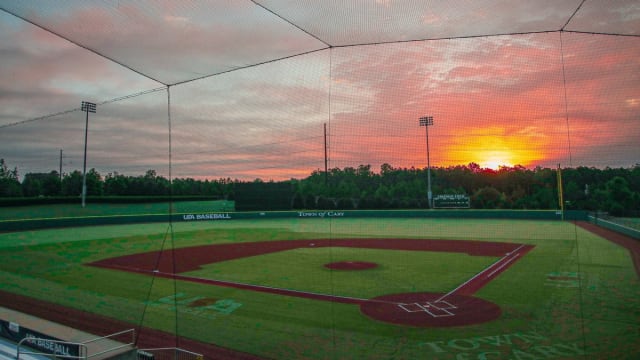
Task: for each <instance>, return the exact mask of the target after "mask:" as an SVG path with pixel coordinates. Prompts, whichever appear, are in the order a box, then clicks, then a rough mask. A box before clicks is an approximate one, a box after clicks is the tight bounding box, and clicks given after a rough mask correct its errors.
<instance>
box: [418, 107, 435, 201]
mask: <svg viewBox="0 0 640 360" xmlns="http://www.w3.org/2000/svg"><path fill="white" fill-rule="evenodd" d="M432 125H433V116H424V117H421V118H420V126H424V129H425V134H426V136H427V200H428V201H429V209H431V207H432V199H433V194H432V193H431V162H430V160H429V126H432Z"/></svg>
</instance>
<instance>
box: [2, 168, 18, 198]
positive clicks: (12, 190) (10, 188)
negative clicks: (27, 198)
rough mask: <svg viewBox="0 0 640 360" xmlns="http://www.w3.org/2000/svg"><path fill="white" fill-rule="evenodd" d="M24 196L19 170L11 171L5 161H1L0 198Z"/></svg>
mask: <svg viewBox="0 0 640 360" xmlns="http://www.w3.org/2000/svg"><path fill="white" fill-rule="evenodd" d="M18 196H22V187H21V186H20V181H19V180H18V168H17V167H15V168H13V170H9V167H8V166H7V164H6V163H5V161H4V159H0V197H18Z"/></svg>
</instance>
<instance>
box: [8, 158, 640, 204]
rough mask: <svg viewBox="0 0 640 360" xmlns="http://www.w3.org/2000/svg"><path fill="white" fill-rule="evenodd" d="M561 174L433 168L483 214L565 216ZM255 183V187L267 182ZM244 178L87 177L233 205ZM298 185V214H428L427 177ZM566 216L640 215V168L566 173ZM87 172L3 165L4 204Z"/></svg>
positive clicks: (131, 189) (64, 185)
mask: <svg viewBox="0 0 640 360" xmlns="http://www.w3.org/2000/svg"><path fill="white" fill-rule="evenodd" d="M557 179H558V177H557V169H550V168H543V167H536V168H533V169H529V168H525V167H523V166H520V165H516V166H512V167H507V166H505V167H501V168H499V169H498V170H494V169H489V168H482V167H480V166H479V165H478V164H475V163H470V164H467V165H457V166H448V167H432V168H431V182H432V191H433V194H434V195H437V194H466V195H468V196H469V197H470V200H471V207H472V208H478V209H558V208H559V207H560V204H559V201H558V199H559V197H558V183H557ZM262 181H263V180H261V179H256V180H254V181H253V182H262ZM240 182H244V181H240V180H237V179H230V178H221V179H216V180H198V179H192V178H175V179H172V180H171V181H170V180H169V179H167V178H165V177H163V176H160V175H158V174H157V173H156V171H154V170H148V171H147V172H146V173H145V174H144V175H138V176H131V175H123V174H119V173H109V174H107V175H105V176H102V175H101V174H99V173H98V172H97V171H96V170H95V169H91V170H90V171H88V172H87V194H88V195H89V196H106V197H108V196H201V197H209V198H219V199H228V200H233V199H234V195H235V194H234V191H235V190H234V184H236V183H240ZM285 182H286V183H290V184H291V193H292V199H291V203H292V208H296V209H394V208H397V209H400V208H402V209H412V208H428V207H429V204H428V202H427V198H426V197H427V196H426V193H427V192H426V188H427V170H426V169H418V168H413V167H411V168H399V167H393V166H392V165H390V164H383V165H382V166H381V167H380V169H379V171H374V170H373V169H372V168H371V165H360V166H358V167H345V168H342V169H340V168H333V169H330V170H329V171H328V172H324V171H320V170H316V171H313V172H312V173H311V174H310V175H309V176H308V177H306V178H303V179H291V180H288V181H285ZM562 183H563V200H564V205H565V209H577V210H589V211H606V212H609V213H610V214H612V215H616V216H638V215H639V214H640V165H636V166H633V167H629V168H609V167H607V168H604V169H600V168H594V167H575V168H564V169H562ZM81 189H82V173H81V172H80V171H77V170H76V171H73V172H71V173H68V174H63V175H62V176H61V175H60V174H59V173H58V172H57V171H51V172H49V173H27V174H25V175H24V178H23V179H22V181H20V180H19V174H18V169H17V168H13V169H11V168H9V167H8V165H7V164H6V163H5V161H4V160H3V159H0V197H55V196H67V197H75V196H79V194H80V192H81Z"/></svg>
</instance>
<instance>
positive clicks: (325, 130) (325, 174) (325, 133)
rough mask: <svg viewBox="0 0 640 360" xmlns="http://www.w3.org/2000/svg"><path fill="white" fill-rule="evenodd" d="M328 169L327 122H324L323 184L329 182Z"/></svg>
mask: <svg viewBox="0 0 640 360" xmlns="http://www.w3.org/2000/svg"><path fill="white" fill-rule="evenodd" d="M328 177H329V169H328V168H327V123H324V185H325V186H326V185H327V184H328V182H329V180H328Z"/></svg>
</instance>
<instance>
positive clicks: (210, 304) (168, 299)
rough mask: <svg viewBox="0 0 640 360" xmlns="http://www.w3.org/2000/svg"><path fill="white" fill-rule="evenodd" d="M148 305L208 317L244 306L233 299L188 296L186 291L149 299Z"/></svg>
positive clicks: (228, 312) (225, 313)
mask: <svg viewBox="0 0 640 360" xmlns="http://www.w3.org/2000/svg"><path fill="white" fill-rule="evenodd" d="M147 305H149V306H153V307H157V308H161V309H166V310H169V311H178V312H181V313H185V314H191V315H195V316H199V317H203V318H207V319H215V318H217V317H218V316H220V315H230V314H231V313H233V312H234V311H235V310H237V309H238V308H239V307H241V306H242V304H241V303H239V302H236V301H234V300H232V299H214V298H209V297H205V296H194V297H187V295H186V294H184V293H177V294H175V295H169V296H165V297H163V298H160V299H158V300H155V301H149V302H147Z"/></svg>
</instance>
